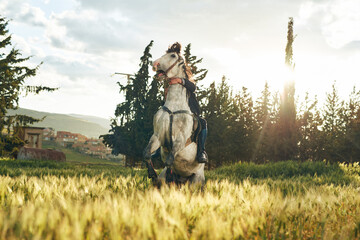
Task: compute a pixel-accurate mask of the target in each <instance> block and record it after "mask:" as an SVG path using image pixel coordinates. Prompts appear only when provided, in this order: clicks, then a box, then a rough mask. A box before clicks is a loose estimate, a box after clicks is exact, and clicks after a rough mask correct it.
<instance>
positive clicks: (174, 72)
mask: <svg viewBox="0 0 360 240" xmlns="http://www.w3.org/2000/svg"><path fill="white" fill-rule="evenodd" d="M180 52H181V45H180V43H178V42H176V43H174V44H173V45H171V46H170V47H169V48H168V50H167V51H166V53H165V54H164V55H163V56H162V57H160V58H159V59H157V60H155V62H154V63H153V70H154V71H156V73H157V75H158V76H162V75H165V76H166V77H168V78H172V77H184V76H183V74H184V73H185V71H186V63H185V60H184V58H183V57H182V56H181V53H180ZM185 74H186V73H185Z"/></svg>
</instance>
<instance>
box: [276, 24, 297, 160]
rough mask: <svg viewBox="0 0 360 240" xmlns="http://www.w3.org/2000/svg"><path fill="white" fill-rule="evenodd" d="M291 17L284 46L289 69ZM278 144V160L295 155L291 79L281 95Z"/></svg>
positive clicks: (294, 110) (292, 87)
mask: <svg viewBox="0 0 360 240" xmlns="http://www.w3.org/2000/svg"><path fill="white" fill-rule="evenodd" d="M293 24H294V21H293V18H290V20H289V23H288V34H287V44H286V48H285V53H286V54H285V64H286V66H288V67H289V68H290V69H291V70H293V69H294V66H295V65H294V63H293V48H292V44H293V42H294V39H295V37H294V35H293ZM276 131H277V133H278V140H279V142H278V143H279V144H278V146H276V148H277V149H276V150H277V155H278V156H277V157H278V160H290V159H293V158H294V157H295V156H296V152H297V138H298V130H297V125H296V107H295V82H294V81H293V80H292V79H289V80H287V81H286V83H285V85H284V90H283V93H282V95H281V102H280V111H279V122H278V124H277V130H276Z"/></svg>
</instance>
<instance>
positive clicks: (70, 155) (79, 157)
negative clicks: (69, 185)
mask: <svg viewBox="0 0 360 240" xmlns="http://www.w3.org/2000/svg"><path fill="white" fill-rule="evenodd" d="M43 148H44V149H47V148H49V149H57V150H61V151H62V152H64V153H65V155H66V161H67V162H74V163H87V164H92V163H99V164H100V163H103V164H111V165H120V163H119V162H111V161H109V160H106V159H100V158H96V157H93V156H89V155H86V154H82V153H78V152H76V151H75V150H74V149H71V148H66V147H62V146H60V145H58V144H56V143H55V142H54V141H43Z"/></svg>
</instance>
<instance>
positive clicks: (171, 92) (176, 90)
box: [164, 84, 190, 112]
mask: <svg viewBox="0 0 360 240" xmlns="http://www.w3.org/2000/svg"><path fill="white" fill-rule="evenodd" d="M164 106H165V107H167V108H169V109H170V110H171V111H173V112H175V111H178V110H190V108H189V104H188V96H187V91H186V88H185V87H184V86H182V85H180V84H173V85H170V87H169V89H168V92H167V96H166V101H165V104H164Z"/></svg>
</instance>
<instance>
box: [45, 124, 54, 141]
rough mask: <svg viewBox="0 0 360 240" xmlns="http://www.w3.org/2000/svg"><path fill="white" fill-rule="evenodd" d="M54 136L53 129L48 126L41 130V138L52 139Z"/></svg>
mask: <svg viewBox="0 0 360 240" xmlns="http://www.w3.org/2000/svg"><path fill="white" fill-rule="evenodd" d="M55 137H56V136H55V129H53V128H51V127H48V128H45V129H44V130H43V140H47V141H53V140H55Z"/></svg>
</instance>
